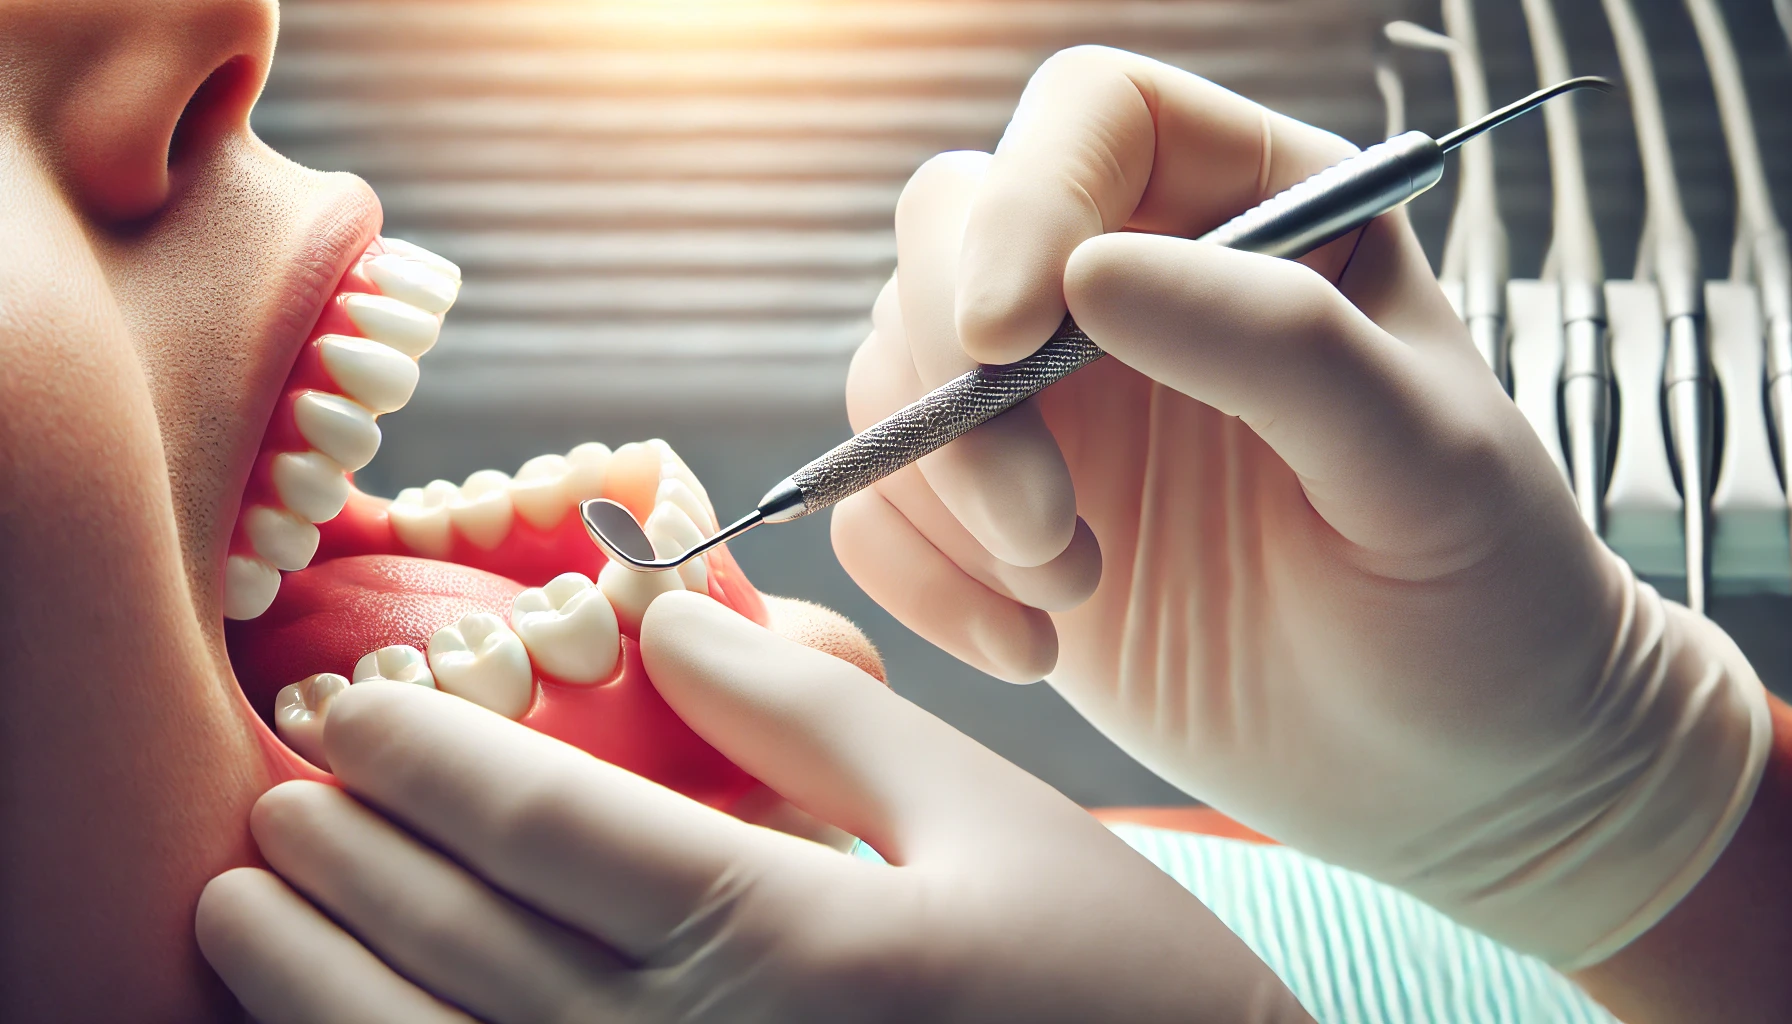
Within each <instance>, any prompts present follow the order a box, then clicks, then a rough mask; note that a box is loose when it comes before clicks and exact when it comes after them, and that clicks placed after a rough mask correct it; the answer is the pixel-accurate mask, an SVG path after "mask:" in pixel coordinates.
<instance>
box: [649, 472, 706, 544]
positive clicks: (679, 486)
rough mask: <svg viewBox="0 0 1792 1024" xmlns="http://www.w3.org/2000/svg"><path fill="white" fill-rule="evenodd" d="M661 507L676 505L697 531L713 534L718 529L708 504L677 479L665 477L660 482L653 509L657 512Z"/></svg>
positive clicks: (654, 497) (687, 485)
mask: <svg viewBox="0 0 1792 1024" xmlns="http://www.w3.org/2000/svg"><path fill="white" fill-rule="evenodd" d="M662 505H677V506H678V507H679V508H681V509H684V512H685V515H688V516H690V517H691V522H692V523H693V524H695V525H696V526H697V528H698V529H699V530H708V531H709V532H711V533H714V532H715V531H716V530H717V529H718V527H717V526H716V514H715V512H714V511H712V510H711V509H710V507H709V502H707V501H705V500H704V499H702V498H700V497H698V496H697V494H696V492H695V491H692V490H691V488H690V485H689V484H686V483H685V482H684V481H683V480H681V479H679V478H678V477H675V476H674V477H667V478H666V479H664V480H661V481H660V490H659V493H658V494H656V495H654V496H653V507H654V508H655V509H656V510H657V509H658V508H659V507H660V506H662Z"/></svg>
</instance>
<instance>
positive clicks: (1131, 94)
mask: <svg viewBox="0 0 1792 1024" xmlns="http://www.w3.org/2000/svg"><path fill="white" fill-rule="evenodd" d="M1354 151H1355V147H1354V146H1352V145H1351V144H1350V143H1348V142H1346V141H1344V140H1343V139H1341V138H1339V137H1338V136H1336V135H1333V134H1331V133H1330V132H1327V131H1323V130H1321V129H1319V128H1315V127H1313V126H1311V125H1308V124H1303V123H1302V122H1300V121H1296V120H1294V119H1293V118H1290V117H1285V116H1283V115H1281V114H1277V113H1275V112H1274V111H1271V110H1269V109H1267V108H1265V107H1263V106H1261V105H1260V104H1257V103H1255V102H1253V101H1251V100H1248V99H1245V98H1244V97H1243V96H1240V95H1238V94H1237V93H1234V92H1232V91H1230V90H1228V89H1224V88H1222V87H1220V86H1218V85H1215V84H1213V83H1212V82H1209V81H1207V80H1206V79H1204V78H1201V77H1199V76H1198V75H1194V74H1191V73H1189V72H1187V71H1183V70H1181V69H1179V68H1175V67H1171V66H1170V65H1168V64H1163V63H1160V62H1158V61H1155V60H1151V59H1150V58H1147V57H1141V56H1139V55H1137V54H1132V53H1126V52H1124V51H1121V50H1113V49H1109V48H1107V47H1100V46H1079V47H1075V48H1073V49H1069V50H1064V51H1062V52H1060V53H1058V54H1056V55H1054V56H1053V57H1052V58H1051V59H1049V60H1047V61H1046V62H1045V63H1044V64H1043V65H1041V66H1040V68H1039V70H1038V71H1037V72H1035V73H1034V75H1033V78H1032V80H1031V81H1029V82H1028V83H1027V88H1026V91H1025V92H1024V93H1023V94H1022V95H1021V100H1020V105H1019V107H1018V108H1016V110H1015V113H1014V118H1013V120H1012V121H1010V122H1009V124H1008V129H1007V131H1006V132H1005V133H1003V135H1002V141H1001V144H1000V145H999V146H997V147H996V152H995V158H994V159H993V160H992V161H991V162H990V164H989V167H988V170H987V171H986V172H985V174H984V176H983V179H982V181H981V182H980V183H979V184H978V187H977V192H976V196H975V198H974V199H973V200H972V205H971V212H970V218H969V221H968V223H967V224H966V228H965V236H964V248H963V250H962V251H961V253H960V256H959V266H958V279H957V295H956V307H957V316H958V337H959V340H960V341H961V343H962V344H963V345H964V348H965V351H966V352H967V353H969V354H970V356H971V357H972V358H973V359H976V360H977V361H979V362H983V363H1009V362H1013V361H1015V360H1017V359H1021V358H1024V357H1025V356H1027V355H1029V354H1031V353H1032V352H1033V351H1034V350H1035V349H1037V348H1038V347H1039V346H1040V345H1041V344H1043V343H1044V342H1045V340H1046V339H1047V338H1049V337H1051V335H1052V332H1054V331H1055V330H1057V328H1058V324H1059V323H1060V322H1061V321H1062V320H1063V319H1064V313H1065V305H1064V286H1063V283H1064V267H1065V263H1066V261H1068V260H1069V258H1070V254H1071V252H1072V251H1073V250H1074V249H1076V247H1077V246H1078V245H1080V244H1081V243H1082V242H1084V241H1086V240H1088V239H1090V238H1093V237H1095V236H1096V235H1099V234H1103V233H1106V232H1109V231H1118V230H1120V229H1121V228H1132V229H1134V230H1139V231H1149V232H1152V233H1155V234H1166V235H1178V236H1184V237H1193V236H1196V235H1199V234H1202V233H1204V232H1206V231H1208V230H1209V229H1211V228H1214V227H1217V226H1218V225H1220V224H1222V223H1224V222H1225V221H1227V220H1228V219H1230V218H1231V217H1233V216H1235V215H1237V214H1239V213H1241V212H1243V211H1244V210H1247V209H1249V208H1250V207H1252V206H1255V205H1256V204H1257V203H1259V202H1261V201H1262V200H1263V199H1266V198H1268V197H1269V196H1272V195H1274V194H1276V193H1277V192H1280V191H1281V190H1283V189H1285V188H1287V187H1288V186H1290V185H1293V184H1295V183H1296V182H1299V181H1301V180H1303V179H1305V178H1307V177H1308V176H1310V175H1312V174H1314V173H1316V172H1318V171H1321V170H1323V169H1325V168H1326V167H1329V166H1330V165H1332V164H1334V163H1337V162H1338V161H1339V160H1342V159H1344V158H1345V157H1347V156H1349V155H1350V154H1351V153H1353V152H1354ZM1353 235H1354V233H1353ZM1351 245H1352V242H1351V241H1350V236H1347V237H1346V238H1344V239H1339V240H1338V241H1337V242H1333V243H1331V244H1330V245H1327V246H1324V247H1322V248H1321V249H1319V250H1317V251H1316V252H1314V253H1312V254H1311V255H1309V256H1308V258H1307V259H1305V260H1303V261H1302V262H1305V263H1307V264H1308V265H1309V266H1312V267H1313V268H1314V269H1315V270H1318V271H1319V272H1320V273H1321V274H1324V275H1325V276H1326V277H1327V278H1332V279H1335V278H1336V276H1337V271H1338V270H1340V269H1342V266H1343V263H1344V261H1345V260H1346V259H1347V258H1348V255H1349V252H1350V248H1351Z"/></svg>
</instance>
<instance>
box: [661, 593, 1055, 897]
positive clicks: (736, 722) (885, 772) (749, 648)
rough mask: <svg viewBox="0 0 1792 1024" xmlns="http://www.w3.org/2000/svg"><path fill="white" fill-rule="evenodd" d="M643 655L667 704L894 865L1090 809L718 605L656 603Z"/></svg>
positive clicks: (868, 682) (865, 680)
mask: <svg viewBox="0 0 1792 1024" xmlns="http://www.w3.org/2000/svg"><path fill="white" fill-rule="evenodd" d="M641 657H642V660H643V661H644V662H645V663H646V665H647V671H648V674H649V675H651V676H652V677H653V681H654V686H655V687H656V688H657V689H658V690H659V691H660V694H661V695H662V696H664V697H665V698H666V701H667V703H669V704H671V705H672V707H673V709H674V710H676V711H677V712H678V714H679V716H680V717H681V718H683V719H684V720H685V721H686V722H687V723H689V725H690V726H691V728H692V729H695V730H696V731H697V733H698V734H699V735H701V736H702V737H703V738H704V739H705V740H707V741H708V742H709V743H710V744H712V745H713V746H715V747H716V749H718V750H720V751H722V753H723V754H725V755H727V756H728V758H729V760H731V761H733V762H734V763H736V764H738V765H740V766H741V767H742V768H744V769H745V770H746V771H748V772H749V773H751V774H752V775H753V776H754V777H755V778H758V779H761V780H763V781H764V782H765V783H766V785H768V786H771V787H772V788H773V789H775V790H777V791H778V792H779V793H782V794H783V795H784V796H785V797H786V798H787V799H789V800H790V801H791V802H792V803H794V804H796V805H797V806H799V807H801V808H803V809H804V810H806V811H808V812H809V813H811V814H814V815H816V816H817V817H820V818H823V819H825V820H827V821H831V822H833V823H835V824H836V825H839V826H840V827H841V828H844V829H846V830H847V831H849V832H851V833H853V834H854V835H858V836H860V837H862V838H864V839H865V840H866V841H867V842H869V843H870V844H871V845H872V846H873V847H874V848H876V849H877V850H878V851H879V852H880V853H883V854H884V855H885V856H886V857H889V858H891V859H892V860H893V861H894V862H896V863H916V862H920V861H923V860H926V859H927V858H929V857H930V856H932V855H934V854H944V853H947V852H948V851H953V852H956V851H961V850H963V849H964V848H965V847H967V846H972V847H978V848H980V849H981V850H982V852H984V853H988V852H990V849H991V844H995V846H996V847H1000V846H1001V845H1004V844H1006V843H1007V842H1008V841H1009V840H1008V839H1007V838H1006V837H1007V836H1011V835H1012V834H1013V833H1014V832H1015V831H1017V830H1015V829H1013V828H1012V826H1011V822H1012V821H1013V820H1014V819H1015V818H1016V817H1022V816H1028V815H1032V814H1036V813H1039V814H1052V815H1061V814H1063V813H1064V811H1065V809H1066V808H1067V809H1068V810H1069V811H1070V812H1072V813H1075V814H1078V815H1079V816H1080V812H1078V811H1076V808H1075V805H1073V804H1070V803H1069V801H1067V800H1064V798H1063V797H1062V796H1060V795H1058V794H1057V792H1056V791H1054V790H1052V789H1051V788H1050V787H1048V786H1046V785H1045V784H1044V783H1041V782H1039V781H1038V780H1036V779H1033V778H1032V777H1031V776H1029V775H1027V774H1026V773H1024V772H1021V771H1020V770H1019V769H1016V768H1014V767H1013V766H1012V765H1010V764H1008V763H1007V762H1006V761H1003V760H1002V759H1001V758H999V757H997V756H996V755H995V754H993V753H991V752H990V751H989V750H987V749H986V748H984V747H982V746H980V745H979V744H977V743H976V742H974V741H972V740H971V739H970V738H969V737H967V736H965V735H964V734H963V733H960V732H958V731H957V730H955V729H953V728H952V727H951V726H948V725H946V724H945V723H944V722H941V721H940V720H939V719H937V718H935V717H933V716H932V715H930V714H928V713H927V712H925V711H923V710H921V709H920V708H918V707H916V706H915V705H913V704H911V703H909V702H908V701H906V700H903V699H902V698H901V697H898V696H897V695H896V694H894V693H893V692H891V691H890V690H889V689H888V688H886V687H884V686H882V685H881V684H879V683H878V682H877V681H876V680H874V679H871V678H870V677H868V676H866V675H865V674H864V673H862V672H859V671H857V670H855V669H853V668H852V667H851V666H849V665H845V664H842V663H841V662H839V661H837V660H835V659H833V658H828V657H825V656H823V655H821V654H819V653H817V652H815V651H811V650H809V649H808V648H806V647H802V646H799V645H797V644H794V643H791V642H790V641H788V640H785V639H784V638H782V637H780V636H777V635H776V634H773V633H771V632H769V631H767V630H764V629H760V628H758V627H756V626H754V625H753V624H752V623H750V622H747V621H746V620H744V619H742V618H740V617H739V616H730V615H728V614H727V613H726V609H723V608H721V607H720V606H719V605H716V604H715V603H714V602H707V603H699V602H697V601H690V600H684V599H683V598H682V597H681V596H680V595H678V594H671V595H667V596H666V597H662V598H661V599H659V600H657V601H655V602H654V603H653V605H652V606H650V607H649V608H648V610H647V615H646V616H645V618H644V619H643V620H642V625H641ZM1034 820H1035V821H1038V820H1039V819H1038V818H1035V819H1034ZM1020 831H1025V830H1020Z"/></svg>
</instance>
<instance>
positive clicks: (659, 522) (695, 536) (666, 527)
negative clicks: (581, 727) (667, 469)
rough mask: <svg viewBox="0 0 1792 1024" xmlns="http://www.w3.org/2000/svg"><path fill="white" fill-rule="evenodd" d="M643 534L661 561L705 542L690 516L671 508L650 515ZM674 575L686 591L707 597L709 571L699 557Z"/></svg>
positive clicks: (664, 507)
mask: <svg viewBox="0 0 1792 1024" xmlns="http://www.w3.org/2000/svg"><path fill="white" fill-rule="evenodd" d="M677 482H678V481H676V480H668V481H666V483H677ZM664 486H665V485H664V484H662V485H661V487H662V488H663V487H664ZM642 530H643V531H645V532H646V534H647V539H648V540H650V541H652V542H653V553H654V554H656V555H658V556H659V557H661V558H675V557H677V556H679V555H682V554H684V553H685V552H686V551H689V550H691V549H692V548H694V547H696V546H697V545H699V544H701V543H703V540H704V537H703V531H702V530H699V529H697V524H696V523H695V522H693V521H692V520H691V517H690V515H689V514H688V513H686V512H685V510H684V509H682V508H680V507H678V506H677V505H672V504H666V505H661V506H659V507H658V508H656V509H654V510H653V515H650V516H648V517H647V524H646V525H645V526H643V527H642ZM673 571H674V572H676V573H678V577H679V579H681V580H683V581H684V585H685V588H686V589H687V590H693V591H695V592H697V593H699V594H707V593H709V569H708V567H707V566H705V565H704V564H703V559H702V558H701V557H697V558H693V559H691V560H690V561H688V562H686V563H684V564H683V565H681V566H679V567H678V568H677V569H675V570H673Z"/></svg>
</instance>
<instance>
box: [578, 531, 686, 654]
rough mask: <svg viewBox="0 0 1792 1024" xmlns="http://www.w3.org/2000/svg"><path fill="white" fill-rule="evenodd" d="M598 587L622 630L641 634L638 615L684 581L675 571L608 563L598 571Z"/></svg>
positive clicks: (639, 616) (681, 585)
mask: <svg viewBox="0 0 1792 1024" xmlns="http://www.w3.org/2000/svg"><path fill="white" fill-rule="evenodd" d="M656 550H657V548H656ZM597 589H599V590H601V591H603V594H604V597H605V598H606V599H608V600H609V602H610V607H611V608H613V609H615V611H616V622H617V624H618V625H619V626H621V628H622V631H623V632H624V633H627V634H629V635H630V636H640V635H641V616H643V615H646V614H647V606H648V605H650V604H652V603H653V599H654V598H656V597H658V596H660V595H661V594H664V593H668V592H670V591H674V590H683V589H684V580H683V579H682V578H680V577H679V575H678V573H677V572H675V571H666V572H636V571H635V570H633V569H630V568H628V567H627V566H625V565H622V564H620V563H618V562H611V563H610V564H609V565H606V566H604V570H603V572H600V573H598V574H597Z"/></svg>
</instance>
